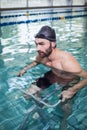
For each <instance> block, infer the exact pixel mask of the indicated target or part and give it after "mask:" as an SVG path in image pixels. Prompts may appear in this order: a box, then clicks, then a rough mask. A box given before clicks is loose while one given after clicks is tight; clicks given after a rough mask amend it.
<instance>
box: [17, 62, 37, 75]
mask: <svg viewBox="0 0 87 130" xmlns="http://www.w3.org/2000/svg"><path fill="white" fill-rule="evenodd" d="M38 64H39V63H38V62H37V61H33V62H32V63H31V64H29V65H27V66H25V67H24V68H23V69H22V70H21V71H20V72H19V73H18V74H17V76H19V77H20V76H22V75H23V74H24V73H26V72H27V70H28V69H30V68H32V67H33V66H36V65H38Z"/></svg>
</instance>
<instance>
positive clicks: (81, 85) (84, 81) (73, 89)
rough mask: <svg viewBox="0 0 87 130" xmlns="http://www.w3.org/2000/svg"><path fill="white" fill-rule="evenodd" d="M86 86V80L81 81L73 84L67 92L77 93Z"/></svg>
mask: <svg viewBox="0 0 87 130" xmlns="http://www.w3.org/2000/svg"><path fill="white" fill-rule="evenodd" d="M86 85H87V79H83V80H81V81H80V82H79V83H78V84H75V85H74V86H73V87H71V88H69V89H68V90H70V91H73V92H75V93H77V92H78V91H79V90H80V89H81V88H83V87H85V86H86Z"/></svg>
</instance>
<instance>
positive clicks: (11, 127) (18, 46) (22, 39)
mask: <svg viewBox="0 0 87 130" xmlns="http://www.w3.org/2000/svg"><path fill="white" fill-rule="evenodd" d="M34 13H35V12H34ZM74 13H75V12H74ZM80 14H81V13H80ZM5 15H6V14H5ZM56 15H57V14H54V15H53V16H52V15H48V14H46V15H40V16H39V15H38V18H39V20H38V21H37V22H30V23H24V24H14V25H9V26H1V30H0V31H1V33H0V35H1V38H0V40H1V43H0V130H18V129H20V130H30V129H31V130H48V129H49V130H51V129H52V130H59V125H60V123H61V114H60V113H61V112H60V111H58V110H57V108H46V107H45V108H42V107H38V106H37V104H35V102H33V101H31V100H30V101H29V100H26V99H25V98H24V96H23V93H22V92H21V91H20V90H18V89H16V88H17V87H20V88H21V89H22V90H25V89H27V88H28V86H29V85H30V84H31V83H32V82H33V81H35V80H36V79H37V78H38V77H40V76H42V75H43V74H44V73H45V72H46V71H48V70H49V68H48V67H45V66H44V65H38V66H36V67H34V68H31V69H30V70H28V71H27V73H25V74H24V76H22V77H17V73H18V72H19V71H20V70H21V69H22V68H23V67H24V66H26V65H27V64H29V63H31V62H32V61H33V60H34V59H35V56H36V54H37V52H36V46H35V43H34V35H35V34H36V33H37V32H38V30H39V29H40V28H41V27H42V26H43V25H49V26H52V27H53V28H54V29H55V31H56V36H57V47H58V48H59V49H62V50H64V51H68V52H70V53H72V54H73V56H74V57H75V58H76V59H77V60H78V61H79V63H80V64H81V66H82V67H83V68H84V69H86V70H87V22H86V21H87V17H77V18H72V19H71V18H70V19H64V18H63V17H62V19H60V20H46V21H41V20H40V18H43V17H48V16H49V17H50V16H51V17H54V16H56ZM59 15H60V14H58V16H59ZM69 15H70V14H69ZM64 16H65V14H64ZM36 17H37V16H36V15H35V16H33V15H32V16H22V17H21V18H20V17H16V18H13V17H11V18H4V19H2V22H8V21H9V22H10V21H14V19H15V20H16V21H19V20H20V19H21V20H29V19H36ZM53 87H54V86H51V88H49V89H47V90H46V91H45V92H43V95H44V94H48V93H49V92H51V91H52V89H53ZM51 98H52V99H49V100H50V101H51V100H52V101H51V102H52V103H54V102H56V101H57V96H54V97H51ZM86 102H87V88H86V87H85V88H83V89H82V90H80V91H79V92H78V94H77V95H76V96H75V97H74V100H73V106H72V109H73V112H72V114H71V115H70V116H69V118H68V119H67V120H68V126H67V130H76V129H79V130H83V129H84V130H86V129H87V119H86V118H87V105H86ZM33 107H34V108H33ZM41 108H42V109H41ZM30 111H31V112H30ZM38 111H40V113H39V114H38ZM44 114H45V115H46V116H45V117H44ZM48 121H49V123H48ZM50 125H51V126H52V128H50V127H49V126H50Z"/></svg>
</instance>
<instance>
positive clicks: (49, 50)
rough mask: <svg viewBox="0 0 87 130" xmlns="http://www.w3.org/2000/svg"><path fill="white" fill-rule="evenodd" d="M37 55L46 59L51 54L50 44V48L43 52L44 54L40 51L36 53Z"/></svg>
mask: <svg viewBox="0 0 87 130" xmlns="http://www.w3.org/2000/svg"><path fill="white" fill-rule="evenodd" d="M38 53H39V55H40V56H41V57H42V58H44V57H48V56H49V55H50V54H51V53H52V46H51V43H50V47H49V48H48V49H47V50H46V51H45V52H42V51H38Z"/></svg>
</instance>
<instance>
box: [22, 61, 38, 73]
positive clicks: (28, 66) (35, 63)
mask: <svg viewBox="0 0 87 130" xmlns="http://www.w3.org/2000/svg"><path fill="white" fill-rule="evenodd" d="M36 65H38V63H37V62H36V61H34V62H32V63H31V64H29V65H27V66H25V67H24V70H25V71H27V70H28V69H30V68H32V67H33V66H36Z"/></svg>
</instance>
